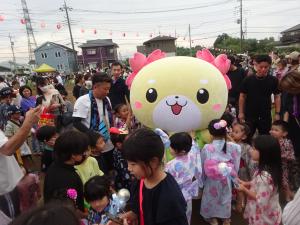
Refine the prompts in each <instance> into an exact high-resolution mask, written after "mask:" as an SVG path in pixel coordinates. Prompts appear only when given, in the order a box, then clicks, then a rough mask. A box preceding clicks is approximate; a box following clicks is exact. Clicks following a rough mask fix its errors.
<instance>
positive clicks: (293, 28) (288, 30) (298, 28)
mask: <svg viewBox="0 0 300 225" xmlns="http://www.w3.org/2000/svg"><path fill="white" fill-rule="evenodd" d="M295 30H300V24H298V25H296V26H293V27H291V28H289V29H287V30H285V31H282V32H281V33H286V32H291V31H295Z"/></svg>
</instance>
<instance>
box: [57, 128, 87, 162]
mask: <svg viewBox="0 0 300 225" xmlns="http://www.w3.org/2000/svg"><path fill="white" fill-rule="evenodd" d="M88 147H89V139H88V136H87V135H86V134H85V133H82V132H79V131H75V130H70V131H66V132H64V133H62V134H61V135H60V136H59V137H58V138H57V140H56V142H55V145H54V151H55V153H56V155H57V158H58V160H60V161H62V162H65V161H67V160H69V159H70V158H71V156H72V155H80V154H83V153H84V152H85V151H87V150H88Z"/></svg>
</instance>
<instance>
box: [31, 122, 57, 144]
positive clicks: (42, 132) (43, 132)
mask: <svg viewBox="0 0 300 225" xmlns="http://www.w3.org/2000/svg"><path fill="white" fill-rule="evenodd" d="M55 134H57V129H56V127H54V126H48V125H46V126H42V127H40V128H39V129H38V130H37V132H36V138H37V139H38V140H39V141H41V142H43V141H49V140H50V139H51V138H52V137H53V136H54V135H55Z"/></svg>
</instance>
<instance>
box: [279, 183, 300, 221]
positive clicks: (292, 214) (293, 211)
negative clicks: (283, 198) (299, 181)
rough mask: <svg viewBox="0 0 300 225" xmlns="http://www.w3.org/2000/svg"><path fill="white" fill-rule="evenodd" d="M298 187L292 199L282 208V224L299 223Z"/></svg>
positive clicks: (299, 196) (299, 198)
mask: <svg viewBox="0 0 300 225" xmlns="http://www.w3.org/2000/svg"><path fill="white" fill-rule="evenodd" d="M299 206H300V188H299V189H298V191H297V193H296V195H295V197H294V199H293V201H290V202H289V203H288V204H287V205H286V206H285V207H284V209H283V213H282V223H283V224H284V225H298V224H300V207H299Z"/></svg>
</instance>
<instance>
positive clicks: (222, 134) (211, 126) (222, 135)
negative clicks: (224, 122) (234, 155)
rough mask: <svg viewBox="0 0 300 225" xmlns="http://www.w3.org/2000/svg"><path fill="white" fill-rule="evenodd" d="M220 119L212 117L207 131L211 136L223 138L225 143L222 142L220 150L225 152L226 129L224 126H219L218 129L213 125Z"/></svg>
mask: <svg viewBox="0 0 300 225" xmlns="http://www.w3.org/2000/svg"><path fill="white" fill-rule="evenodd" d="M220 121H221V119H214V120H212V121H210V123H209V124H208V131H209V133H210V134H211V135H212V136H215V137H220V138H225V143H224V146H223V148H222V151H223V152H224V153H226V151H227V144H226V142H227V138H226V136H227V129H226V127H220V128H219V129H216V128H215V127H214V125H215V124H216V123H219V122H220Z"/></svg>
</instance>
